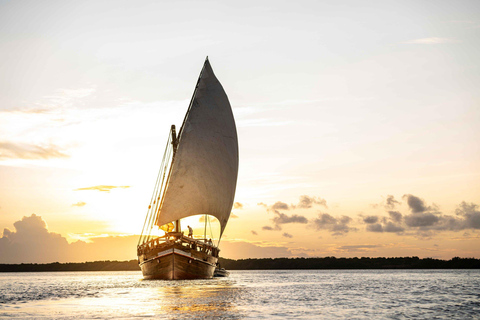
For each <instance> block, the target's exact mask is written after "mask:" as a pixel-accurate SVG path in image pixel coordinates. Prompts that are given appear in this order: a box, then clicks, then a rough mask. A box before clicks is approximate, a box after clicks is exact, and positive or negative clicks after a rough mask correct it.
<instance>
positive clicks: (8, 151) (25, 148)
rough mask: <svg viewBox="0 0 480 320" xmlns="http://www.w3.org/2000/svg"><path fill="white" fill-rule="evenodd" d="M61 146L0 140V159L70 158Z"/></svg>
mask: <svg viewBox="0 0 480 320" xmlns="http://www.w3.org/2000/svg"><path fill="white" fill-rule="evenodd" d="M68 157H70V156H69V155H68V154H66V153H64V152H63V151H62V150H61V148H59V147H58V146H56V145H53V144H46V145H38V144H28V143H12V142H0V160H6V159H30V160H38V159H53V158H68Z"/></svg>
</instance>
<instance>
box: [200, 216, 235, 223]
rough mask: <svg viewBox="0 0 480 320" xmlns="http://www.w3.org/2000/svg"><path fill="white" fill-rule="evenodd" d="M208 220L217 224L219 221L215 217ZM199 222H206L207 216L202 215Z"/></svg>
mask: <svg viewBox="0 0 480 320" xmlns="http://www.w3.org/2000/svg"><path fill="white" fill-rule="evenodd" d="M230 216H231V215H230ZM208 218H209V221H210V222H217V221H218V219H217V218H215V217H213V216H208ZM237 218H238V217H237ZM198 222H205V215H201V216H200V218H198Z"/></svg>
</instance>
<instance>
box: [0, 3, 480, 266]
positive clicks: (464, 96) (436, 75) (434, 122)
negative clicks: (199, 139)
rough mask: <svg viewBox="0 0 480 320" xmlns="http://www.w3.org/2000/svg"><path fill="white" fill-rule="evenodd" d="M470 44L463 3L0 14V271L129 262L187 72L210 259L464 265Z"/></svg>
mask: <svg viewBox="0 0 480 320" xmlns="http://www.w3.org/2000/svg"><path fill="white" fill-rule="evenodd" d="M479 33H480V3H479V2H478V1H435V2H430V1H401V2H399V1H381V2H371V1H343V2H341V3H339V2H336V1H331V2H330V1H298V2H295V3H293V2H286V1H285V2H280V1H261V2H258V1H242V2H233V1H176V2H167V1H136V2H133V1H118V2H116V3H115V6H112V3H111V2H109V1H81V2H64V1H21V2H20V1H0V70H1V72H0V232H2V231H3V233H2V234H1V236H2V237H1V238H0V250H1V254H0V263H2V262H51V261H62V262H65V261H85V260H105V259H119V260H124V259H135V258H136V250H135V245H136V242H137V239H138V234H139V233H140V231H141V229H142V225H143V221H144V218H145V214H146V211H147V207H148V203H149V200H150V197H151V193H152V191H153V190H152V189H153V186H154V183H155V179H156V175H157V172H158V169H159V168H158V167H159V165H160V161H161V158H162V155H163V154H162V152H163V148H164V145H165V142H166V139H167V136H168V131H169V128H170V125H171V124H176V125H177V127H179V126H180V125H181V121H182V119H183V116H184V114H185V112H186V110H187V107H188V102H189V101H190V98H191V95H192V93H193V89H194V85H195V83H196V80H197V77H198V74H199V72H200V69H201V67H202V64H203V61H204V59H205V56H207V55H208V56H209V59H210V61H211V64H212V67H213V69H214V71H215V73H216V75H217V77H218V78H219V80H220V81H221V83H222V85H223V87H224V89H225V91H226V92H227V94H228V96H229V99H230V103H231V105H232V108H233V113H234V116H235V119H236V123H237V130H238V137H239V146H240V150H239V151H240V170H239V176H238V185H237V193H236V198H235V201H236V206H235V207H234V208H233V210H232V212H233V215H232V217H231V219H230V221H229V224H228V226H227V228H226V230H225V233H224V237H223V238H222V241H221V244H220V248H221V249H222V252H221V255H222V256H224V257H227V258H248V257H284V256H337V257H340V256H342V257H352V256H370V257H376V256H420V257H436V258H451V257H454V256H461V257H476V258H480V232H479V230H480V209H479V207H478V205H479V204H480V198H479V195H480V144H479V143H478V141H480V129H479V128H480V125H479V122H480V121H479V120H480V108H479V107H480V93H479V92H480V91H479V90H478V88H477V87H478V83H480V72H479V69H480V65H479V64H480V62H479V59H478V52H479V49H480V36H479ZM189 223H191V224H193V226H194V227H195V232H196V233H201V232H202V228H203V227H202V224H201V223H200V222H198V217H196V218H192V219H190V220H189ZM184 228H186V224H184ZM52 248H55V249H52ZM120 248H121V249H120ZM72 252H73V253H72ZM47 253H48V254H47Z"/></svg>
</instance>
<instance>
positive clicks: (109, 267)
mask: <svg viewBox="0 0 480 320" xmlns="http://www.w3.org/2000/svg"><path fill="white" fill-rule="evenodd" d="M219 262H220V265H221V267H223V268H225V269H227V270H290V269H291V270H295V269H297V270H298V269H307V270H322V269H324V270H329V269H342V270H348V269H352V270H355V269H480V259H475V258H458V257H455V258H452V259H450V260H440V259H432V258H424V259H420V258H418V257H401V258H335V257H325V258H272V259H270V258H264V259H239V260H233V259H225V258H220V259H219ZM139 270H140V268H139V266H138V262H137V260H129V261H109V260H107V261H92V262H80V263H75V262H68V263H59V262H54V263H21V264H0V272H52V271H139Z"/></svg>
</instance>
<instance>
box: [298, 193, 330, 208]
mask: <svg viewBox="0 0 480 320" xmlns="http://www.w3.org/2000/svg"><path fill="white" fill-rule="evenodd" d="M314 204H318V205H321V206H323V207H325V208H328V207H327V200H325V199H322V198H319V197H310V196H307V195H302V196H300V200H299V201H298V204H297V205H296V207H298V208H302V209H308V208H311V207H312V206H313V205H314Z"/></svg>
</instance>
